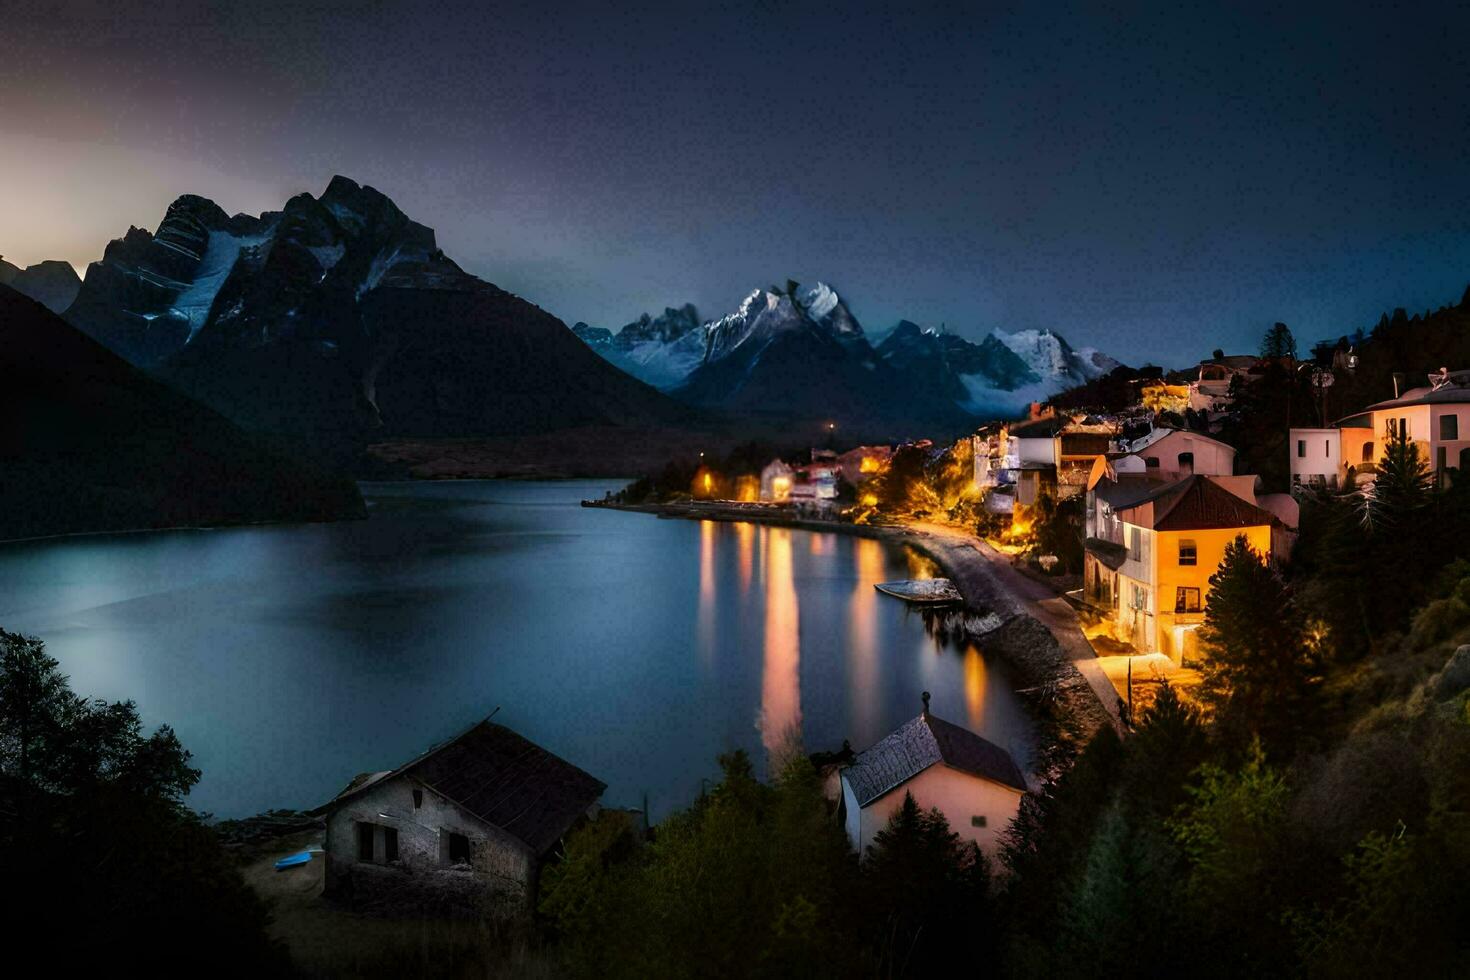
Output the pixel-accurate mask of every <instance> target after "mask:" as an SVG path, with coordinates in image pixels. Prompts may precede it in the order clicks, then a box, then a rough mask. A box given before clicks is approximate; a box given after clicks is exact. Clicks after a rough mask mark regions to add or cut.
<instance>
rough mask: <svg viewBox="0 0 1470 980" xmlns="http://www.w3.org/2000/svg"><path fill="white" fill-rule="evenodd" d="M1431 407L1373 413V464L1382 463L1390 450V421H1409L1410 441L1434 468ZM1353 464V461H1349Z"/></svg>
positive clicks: (1411, 406) (1421, 406)
mask: <svg viewBox="0 0 1470 980" xmlns="http://www.w3.org/2000/svg"><path fill="white" fill-rule="evenodd" d="M1430 409H1431V406H1429V405H1410V406H1409V407H1407V408H1392V409H1387V410H1385V411H1381V412H1374V413H1373V439H1374V442H1373V462H1374V463H1382V462H1383V457H1384V454H1385V452H1386V450H1387V449H1388V422H1389V419H1396V420H1400V421H1407V422H1408V424H1409V441H1410V442H1412V443H1414V444H1415V445H1417V446H1418V447H1419V458H1420V459H1422V460H1424V461H1425V462H1427V463H1428V464H1429V465H1430V466H1431V467H1433V466H1434V453H1433V452H1431V451H1430V442H1429V440H1430V437H1431V435H1433V434H1434V432H1435V430H1434V429H1433V428H1432V427H1431V426H1430V420H1431V418H1432V415H1431V412H1430ZM1348 462H1352V460H1348Z"/></svg>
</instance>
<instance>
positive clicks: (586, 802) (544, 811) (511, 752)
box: [321, 721, 607, 854]
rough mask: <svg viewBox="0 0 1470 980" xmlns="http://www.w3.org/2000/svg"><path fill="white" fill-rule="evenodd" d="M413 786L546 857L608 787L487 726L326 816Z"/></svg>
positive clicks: (336, 802) (350, 793)
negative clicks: (378, 792)
mask: <svg viewBox="0 0 1470 980" xmlns="http://www.w3.org/2000/svg"><path fill="white" fill-rule="evenodd" d="M405 776H406V777H411V778H412V779H413V780H414V781H416V782H418V783H421V784H423V785H424V786H427V787H428V788H429V789H431V790H433V791H434V792H435V793H438V794H439V795H440V796H443V797H445V798H446V799H448V800H450V801H451V802H453V803H455V804H456V805H457V806H459V807H460V808H461V809H463V810H465V811H466V812H468V813H470V814H472V815H473V816H476V817H478V818H480V819H481V820H483V821H485V822H486V823H489V824H492V825H494V826H496V827H499V828H500V829H501V830H504V831H505V832H506V833H508V834H510V835H511V836H513V837H516V838H518V839H519V840H521V841H523V842H524V843H525V844H526V845H527V846H528V847H530V848H531V849H532V850H533V851H535V852H536V853H537V854H542V853H545V852H546V851H547V850H548V849H550V848H551V846H552V845H553V844H555V843H556V842H557V841H558V840H559V839H560V838H561V837H562V835H563V834H565V833H566V832H567V830H569V829H570V828H571V826H572V824H573V823H575V822H576V820H577V818H578V817H579V816H581V815H582V814H583V813H585V812H586V811H587V808H588V807H590V806H591V805H592V804H593V803H595V802H597V798H598V797H600V796H601V795H602V793H603V791H604V790H606V789H607V785H606V784H605V783H603V782H602V781H601V780H599V779H596V778H594V777H593V776H591V775H588V774H587V773H586V772H583V771H582V770H581V769H578V768H577V767H576V766H574V765H572V764H571V763H570V762H567V761H566V760H565V759H562V758H560V757H559V756H556V755H553V754H552V753H550V752H548V751H546V750H545V749H543V748H542V747H541V746H539V745H537V744H536V743H534V742H532V741H531V740H530V739H527V738H525V737H523V736H521V735H518V734H517V733H515V732H513V731H511V730H510V729H509V728H506V727H505V726H504V725H496V724H493V723H491V722H489V721H482V722H480V723H479V724H477V725H475V726H474V727H472V728H470V729H469V730H468V731H466V732H464V733H463V734H461V735H458V736H456V737H455V738H452V739H450V740H449V741H447V742H444V743H442V744H440V745H437V746H435V747H434V748H432V749H430V750H429V751H427V752H425V753H424V754H423V755H421V756H419V757H418V758H416V759H414V760H412V761H411V762H408V763H405V764H404V765H402V766H399V767H398V768H397V769H394V770H391V771H389V772H386V773H374V774H373V775H371V776H367V777H362V776H359V777H358V778H357V779H355V780H353V781H352V782H351V783H349V784H348V786H347V788H346V789H344V790H343V791H342V792H341V793H339V794H338V795H337V797H336V798H335V799H333V800H332V801H331V802H330V803H328V804H327V805H326V806H324V807H322V808H321V809H322V810H323V811H330V810H333V809H336V808H337V807H338V806H340V805H341V804H342V803H344V802H346V801H347V800H349V799H352V798H353V797H356V796H357V795H358V794H360V793H362V792H364V791H366V790H367V789H368V788H370V787H372V786H376V785H378V784H379V783H383V782H387V781H389V780H392V779H398V778H400V777H405Z"/></svg>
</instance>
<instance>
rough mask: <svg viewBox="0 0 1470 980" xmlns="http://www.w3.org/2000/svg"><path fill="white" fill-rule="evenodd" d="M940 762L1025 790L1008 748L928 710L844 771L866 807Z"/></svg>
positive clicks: (859, 803)
mask: <svg viewBox="0 0 1470 980" xmlns="http://www.w3.org/2000/svg"><path fill="white" fill-rule="evenodd" d="M936 762H943V763H944V764H945V765H948V766H950V767H952V768H954V769H958V770H960V771H961V772H967V773H969V774H971V775H973V776H979V777H981V778H982V779H989V780H991V781H993V782H997V783H1000V784H1002V785H1004V786H1009V787H1011V788H1012V789H1016V790H1020V791H1021V792H1025V790H1026V780H1025V779H1024V778H1022V776H1021V770H1020V769H1019V768H1018V767H1017V766H1016V761H1015V760H1014V759H1012V758H1011V754H1010V753H1009V752H1007V751H1006V750H1005V749H1003V748H1001V747H1000V746H999V745H996V744H995V743H994V742H990V741H987V740H985V739H983V738H981V737H980V736H979V735H976V734H975V733H974V732H972V731H969V730H967V729H964V728H961V727H960V726H958V725H954V724H951V723H950V722H947V721H945V720H944V719H943V718H936V717H934V716H933V715H931V714H928V713H927V712H926V713H924V714H921V715H919V717H917V718H914V719H913V720H911V721H909V722H907V723H906V724H904V725H903V727H901V728H899V729H898V730H897V731H895V732H893V733H891V734H889V735H887V736H886V737H884V738H883V739H881V740H879V741H878V742H876V743H874V744H873V746H872V747H870V748H868V749H867V750H865V751H863V752H861V753H859V754H858V757H857V758H856V759H855V760H853V764H852V765H850V766H848V767H847V768H846V769H844V770H842V776H843V778H844V779H846V780H847V784H848V785H849V786H851V787H852V791H853V794H854V795H855V796H856V797H857V803H858V806H860V807H864V806H867V805H868V804H869V803H871V802H873V801H874V800H876V799H878V797H880V796H882V795H884V794H885V793H887V792H888V791H889V790H892V789H895V788H897V787H899V786H901V785H903V784H904V783H906V782H908V781H909V780H910V779H913V778H914V777H915V776H917V775H918V774H919V773H921V772H923V771H924V770H925V769H928V768H929V767H930V766H932V765H934V764H935V763H936Z"/></svg>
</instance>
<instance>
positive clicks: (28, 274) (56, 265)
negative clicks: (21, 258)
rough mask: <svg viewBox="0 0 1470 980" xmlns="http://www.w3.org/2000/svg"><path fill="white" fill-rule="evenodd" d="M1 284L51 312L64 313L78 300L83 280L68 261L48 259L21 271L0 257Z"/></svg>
mask: <svg viewBox="0 0 1470 980" xmlns="http://www.w3.org/2000/svg"><path fill="white" fill-rule="evenodd" d="M0 285H4V286H9V287H10V288H11V289H14V290H15V291H16V292H18V293H21V294H22V295H24V296H29V297H30V298H31V299H33V300H35V301H36V302H37V303H40V304H41V305H42V306H44V307H46V308H47V309H48V310H50V311H51V312H52V313H64V312H66V308H67V307H68V306H71V304H72V301H73V300H75V299H76V298H77V291H78V290H80V289H81V288H82V280H81V279H80V278H79V277H78V276H77V270H75V269H73V268H72V267H71V263H70V262H61V261H58V260H56V259H48V260H47V261H45V262H37V263H36V264H35V265H29V266H26V267H25V268H24V269H22V268H19V267H17V266H14V265H11V264H10V263H9V262H6V261H5V259H3V258H0Z"/></svg>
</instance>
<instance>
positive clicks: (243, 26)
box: [0, 0, 1470, 364]
mask: <svg viewBox="0 0 1470 980" xmlns="http://www.w3.org/2000/svg"><path fill="white" fill-rule="evenodd" d="M1232 6H1234V5H1232ZM1430 6H1434V5H1430ZM1438 6H1441V7H1443V8H1445V9H1442V10H1438V11H1430V10H1416V9H1414V8H1413V7H1411V6H1404V7H1395V6H1382V7H1377V6H1375V7H1368V8H1361V9H1356V8H1355V9H1351V10H1350V9H1349V7H1348V5H1332V6H1330V7H1324V8H1323V9H1322V10H1321V11H1312V10H1308V9H1305V5H1296V4H1289V5H1281V6H1279V7H1270V8H1263V9H1258V10H1251V11H1244V10H1240V9H1232V10H1225V9H1220V8H1223V7H1224V5H1219V7H1216V6H1215V5H1210V6H1207V7H1201V8H1198V9H1186V8H1183V7H1175V6H1174V5H1168V6H1166V7H1160V8H1152V7H1147V6H1144V5H1133V4H1117V5H1108V6H1106V7H1104V6H1100V5H1098V6H1089V7H1087V8H1079V9H1077V10H1073V11H1070V12H1064V11H1063V9H1062V8H1061V6H1060V5H1057V4H1051V3H1032V4H1026V5H1024V6H1020V7H1017V8H1007V7H1001V6H997V5H989V4H987V5H963V6H955V7H949V8H944V7H934V8H928V9H927V10H926V11H913V12H903V13H899V12H897V9H898V8H897V5H895V9H894V11H892V12H883V11H881V10H871V11H864V10H861V9H859V7H858V6H857V5H855V4H816V3H802V2H785V3H766V4H758V5H755V6H744V5H727V6H717V5H715V4H690V5H688V6H687V7H684V8H682V9H679V8H675V7H673V6H671V5H670V6H662V7H648V8H634V7H632V6H631V5H626V4H613V3H598V4H589V5H586V6H580V5H577V6H574V5H559V4H555V3H547V2H540V3H531V4H525V5H519V4H515V5H512V4H484V5H475V7H474V8H473V9H466V10H464V11H463V12H459V13H456V12H452V11H451V10H450V8H451V7H453V5H452V4H444V5H434V4H424V3H392V2H384V3H374V4H362V5H354V4H347V3H342V4H321V3H312V2H310V0H307V2H301V0H291V2H276V0H270V2H264V3H238V4H218V5H214V6H213V7H212V8H206V7H205V6H204V5H199V4H182V3H175V2H172V0H148V2H145V3H118V2H116V0H99V2H93V3H55V2H40V3H37V2H32V0H20V2H16V0H0V254H4V255H5V256H6V257H7V258H8V259H9V260H10V261H13V262H17V263H19V264H22V265H23V264H26V263H30V262H36V261H39V260H41V259H44V258H65V259H68V260H70V261H72V262H74V263H76V264H77V265H78V266H84V265H85V263H86V262H88V261H90V260H92V259H94V258H97V257H98V256H99V255H100V254H101V251H102V248H103V246H104V245H105V243H106V242H107V240H108V239H110V238H114V237H118V236H120V235H121V234H122V233H123V232H124V231H126V229H127V227H128V225H129V224H136V225H140V226H145V227H148V228H150V229H152V228H154V227H156V226H157V224H158V221H159V219H160V217H161V216H162V213H163V209H164V208H165V206H166V205H167V204H168V202H169V201H170V200H172V199H173V198H174V197H175V196H177V195H178V194H180V193H185V192H194V193H199V194H203V195H205V196H208V197H210V198H212V199H214V200H215V201H216V202H218V203H219V204H220V205H221V206H222V207H224V208H225V209H226V210H227V211H230V212H235V211H248V212H251V213H255V212H258V211H261V210H264V209H271V208H278V207H279V206H280V205H281V204H282V203H283V202H284V201H285V199H286V198H287V197H289V196H290V195H291V194H293V193H296V192H298V191H301V190H309V191H311V192H312V193H314V194H320V193H321V192H322V190H323V189H324V188H325V187H326V184H327V181H328V179H329V178H330V177H331V175H332V174H334V173H344V174H347V175H349V176H351V177H353V178H355V179H357V180H359V181H361V182H364V183H369V184H372V185H374V186H375V187H377V188H379V189H380V190H382V191H384V192H385V193H387V194H388V195H389V196H391V197H392V198H393V199H394V200H395V201H397V202H398V204H399V205H400V207H402V208H403V209H404V210H405V211H406V212H407V213H408V214H409V215H410V216H412V217H414V218H416V219H418V220H419V221H422V222H424V223H425V224H428V225H431V226H433V227H434V228H435V229H436V230H437V232H438V235H439V242H440V244H441V246H442V247H443V248H444V249H445V250H446V251H447V252H448V253H449V254H450V255H451V256H452V257H454V258H455V259H456V260H458V261H459V262H460V264H461V265H463V266H464V267H465V268H466V269H467V270H469V271H471V272H473V273H475V274H477V275H480V276H483V277H484V278H486V279H489V280H491V281H492V282H495V283H497V284H499V285H501V286H503V287H505V288H507V289H510V290H513V291H514V292H517V293H520V294H521V295H523V296H525V297H527V298H529V299H531V300H532V301H534V302H536V303H538V304H539V305H541V306H543V307H545V308H547V309H549V310H551V311H552V312H553V313H555V314H557V315H558V316H560V317H562V318H563V319H564V320H566V321H567V322H568V323H571V322H573V321H576V320H586V321H588V322H590V323H594V324H598V325H602V326H608V327H614V328H615V327H617V326H618V325H620V324H622V323H624V322H626V321H628V320H630V319H632V318H634V317H635V316H636V315H637V314H638V313H639V312H641V311H643V310H646V309H648V310H657V309H661V308H662V307H663V306H665V305H675V304H679V303H683V302H686V301H692V302H694V303H695V304H696V305H698V307H699V308H700V311H701V312H702V313H703V314H704V315H706V316H716V315H720V314H723V313H725V312H728V311H729V309H731V308H733V306H734V305H735V304H736V303H737V302H738V301H739V299H740V298H741V297H742V296H743V295H744V294H745V293H746V292H748V291H749V290H750V289H751V288H753V287H755V286H763V285H767V284H769V283H771V282H775V281H784V280H785V279H787V278H788V277H789V278H794V279H797V280H799V281H803V282H806V281H811V280H815V279H822V280H825V281H827V282H830V283H831V284H833V285H834V286H835V287H837V288H838V290H839V291H841V292H842V293H843V294H844V295H845V296H847V297H848V299H849V302H850V305H851V306H852V307H853V310H854V312H855V313H856V314H857V316H858V318H859V319H860V320H861V321H862V322H863V323H864V324H865V325H866V326H867V328H868V329H869V330H870V331H881V330H886V329H887V328H888V327H890V326H891V325H892V324H893V322H894V321H895V320H896V319H898V318H899V317H908V318H910V319H913V320H916V321H918V322H920V323H923V324H926V325H927V324H933V325H938V324H940V323H944V324H947V325H948V327H949V328H950V329H952V330H955V331H957V332H960V333H963V334H966V335H968V336H971V337H975V338H978V337H980V336H982V335H983V334H985V333H986V332H988V331H989V330H990V329H991V328H993V327H1001V328H1005V329H1020V328H1028V327H1051V328H1053V329H1056V330H1058V331H1059V332H1061V333H1062V334H1063V335H1065V336H1066V337H1068V338H1069V339H1070V340H1071V341H1072V342H1073V343H1074V344H1077V345H1085V344H1091V345H1096V346H1098V347H1101V348H1103V349H1104V350H1107V351H1109V352H1111V353H1113V354H1114V355H1116V356H1118V357H1120V358H1122V359H1123V360H1126V361H1130V362H1134V363H1137V362H1140V361H1143V360H1145V359H1150V358H1152V359H1155V360H1161V361H1163V362H1165V363H1169V364H1177V363H1184V362H1189V361H1193V360H1195V359H1197V358H1199V357H1201V356H1205V355H1207V354H1208V352H1209V350H1210V349H1211V348H1213V347H1216V346H1222V347H1226V348H1229V349H1231V350H1253V349H1255V348H1256V346H1257V344H1258V341H1259V337H1260V334H1261V332H1262V331H1263V330H1264V329H1265V328H1266V327H1267V326H1269V324H1270V323H1271V322H1272V321H1274V320H1278V319H1280V320H1285V321H1286V322H1287V323H1288V324H1290V325H1291V326H1292V327H1293V328H1294V330H1295V331H1296V333H1297V335H1298V338H1299V339H1301V340H1304V341H1308V342H1310V341H1311V340H1315V339H1317V338H1318V337H1323V336H1329V335H1331V336H1336V335H1338V334H1340V333H1344V332H1347V331H1350V330H1352V329H1353V328H1355V327H1358V326H1362V325H1371V323H1372V322H1373V321H1374V320H1376V319H1377V316H1378V314H1379V313H1380V312H1381V311H1383V310H1384V309H1389V308H1392V307H1394V306H1406V307H1409V308H1410V309H1411V310H1413V309H1423V308H1426V307H1430V306H1439V305H1441V304H1443V303H1446V302H1452V301H1456V300H1458V299H1459V297H1460V294H1461V292H1462V290H1463V289H1464V288H1465V285H1466V283H1467V282H1470V55H1467V52H1470V43H1467V37H1470V15H1467V13H1466V11H1465V10H1464V9H1463V8H1462V9H1461V10H1459V11H1451V10H1450V9H1449V7H1450V5H1447V4H1446V5H1438Z"/></svg>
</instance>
